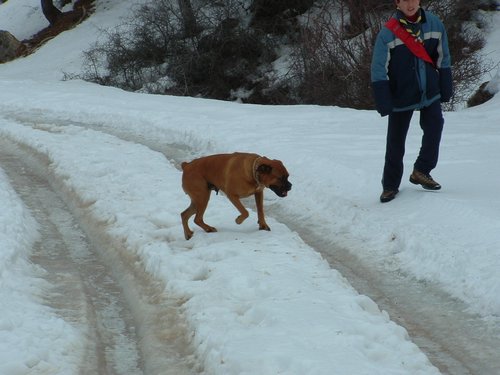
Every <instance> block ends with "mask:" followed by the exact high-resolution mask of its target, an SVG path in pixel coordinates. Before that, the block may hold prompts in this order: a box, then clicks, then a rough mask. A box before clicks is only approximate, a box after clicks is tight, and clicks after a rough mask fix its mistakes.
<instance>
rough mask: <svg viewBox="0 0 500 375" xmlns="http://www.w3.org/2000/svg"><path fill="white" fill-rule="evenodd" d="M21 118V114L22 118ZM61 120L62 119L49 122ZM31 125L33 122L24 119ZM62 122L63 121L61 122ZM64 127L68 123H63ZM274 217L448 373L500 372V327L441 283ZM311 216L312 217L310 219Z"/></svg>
mask: <svg viewBox="0 0 500 375" xmlns="http://www.w3.org/2000/svg"><path fill="white" fill-rule="evenodd" d="M17 120H19V118H18V119H17ZM45 121H46V122H50V123H52V124H54V123H55V124H57V123H58V120H57V119H51V120H45ZM23 122H24V123H26V124H30V121H26V118H24V120H23ZM59 122H60V120H59ZM71 125H74V126H81V127H84V128H88V129H92V130H96V131H100V132H103V133H107V134H110V135H113V136H116V137H118V138H120V139H123V140H125V141H128V142H133V143H138V144H142V145H144V146H146V147H148V148H150V149H151V150H153V151H157V152H161V153H162V154H163V155H165V157H166V158H167V159H168V160H169V161H170V162H171V163H172V164H173V165H174V166H177V167H178V166H179V165H180V163H181V162H182V161H185V160H188V159H190V158H192V155H193V154H194V153H195V151H196V150H192V149H191V148H190V146H189V145H183V144H172V143H171V144H162V143H161V140H158V139H156V138H154V137H151V139H149V138H147V137H145V136H144V134H135V133H134V132H133V130H129V129H126V128H123V129H117V128H113V127H106V125H105V124H92V123H73V122H71ZM60 126H64V124H60ZM266 212H267V214H268V215H269V216H271V217H274V218H275V219H276V220H278V221H280V222H281V223H283V224H285V225H287V226H288V227H289V228H290V229H291V230H293V231H295V232H297V233H298V234H299V235H300V236H301V238H302V239H303V240H304V242H306V243H307V244H308V245H309V246H311V247H312V248H313V249H315V250H316V251H318V252H319V253H320V254H321V255H322V256H323V257H324V258H325V259H326V260H327V261H328V262H329V264H330V265H331V267H332V268H335V269H337V270H338V271H339V272H341V274H342V275H343V276H344V277H346V279H347V280H348V281H349V282H350V283H351V285H352V286H353V287H354V288H355V289H356V290H357V291H358V292H359V293H361V294H364V295H366V296H368V297H370V298H372V299H373V300H374V301H375V302H376V303H377V305H378V306H379V307H380V309H382V310H386V311H387V312H388V313H389V315H390V317H391V319H392V320H393V321H395V322H396V323H397V324H399V325H400V326H402V327H405V328H406V329H407V331H408V333H409V335H410V337H411V339H412V341H413V342H414V343H415V344H416V345H418V346H419V347H420V349H421V350H422V351H423V352H424V353H425V354H426V355H427V356H428V358H429V360H430V361H431V362H432V363H433V364H434V365H435V366H436V367H437V368H439V370H440V371H441V372H442V373H443V374H450V375H498V374H500V357H499V356H498V349H497V348H499V347H500V326H499V325H498V321H496V320H493V321H487V320H485V319H483V318H481V317H480V316H478V315H475V314H471V313H469V312H468V311H467V306H466V305H465V304H464V303H462V302H461V301H458V300H457V299H455V298H453V297H451V296H450V295H449V294H447V293H445V292H443V291H442V290H440V289H439V287H438V286H436V285H432V284H425V283H421V282H418V281H416V280H414V279H413V278H411V277H410V276H408V275H403V274H400V273H398V272H394V271H391V270H387V269H384V267H383V266H382V265H379V264H376V262H372V261H370V260H368V259H359V258H358V257H356V256H355V255H353V254H352V253H350V252H349V251H348V250H346V249H339V248H337V247H336V246H335V244H334V243H333V242H332V240H331V238H329V234H328V233H319V232H315V231H314V230H311V228H314V225H312V224H311V225H304V223H303V221H302V220H299V219H298V218H297V219H295V218H294V215H293V213H291V212H289V211H287V210H286V204H283V205H280V204H275V205H271V206H269V207H268V208H267V209H266ZM311 220H312V219H311Z"/></svg>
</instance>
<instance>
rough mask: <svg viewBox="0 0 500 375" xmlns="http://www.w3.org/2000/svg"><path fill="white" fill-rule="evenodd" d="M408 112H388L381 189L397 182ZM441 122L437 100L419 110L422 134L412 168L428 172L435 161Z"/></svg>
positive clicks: (400, 176) (398, 182)
mask: <svg viewBox="0 0 500 375" xmlns="http://www.w3.org/2000/svg"><path fill="white" fill-rule="evenodd" d="M412 115H413V110H411V111H404V112H392V113H391V114H390V115H389V125H388V127H387V144H386V151H385V165H384V174H383V177H382V186H383V188H384V190H398V189H399V185H400V184H401V178H402V177H403V169H404V167H403V157H404V154H405V143H406V135H407V134H408V129H409V127H410V120H411V118H412ZM443 124H444V119H443V112H442V111H441V102H440V101H439V100H436V101H435V102H434V103H432V104H431V105H430V106H428V107H424V108H422V109H421V110H420V127H421V128H422V130H423V135H422V144H421V147H420V152H419V154H418V157H417V160H416V161H415V164H414V168H415V169H417V170H419V171H420V172H422V173H425V174H429V173H430V171H431V170H433V169H434V168H435V167H436V165H437V162H438V157H439V143H440V142H441V134H442V132H443Z"/></svg>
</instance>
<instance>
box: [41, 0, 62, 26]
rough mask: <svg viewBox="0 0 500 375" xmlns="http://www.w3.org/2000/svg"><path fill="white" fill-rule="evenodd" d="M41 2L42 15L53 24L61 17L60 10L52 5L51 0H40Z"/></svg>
mask: <svg viewBox="0 0 500 375" xmlns="http://www.w3.org/2000/svg"><path fill="white" fill-rule="evenodd" d="M41 2H42V12H43V15H44V16H45V18H47V20H48V21H49V23H50V25H53V24H55V23H56V22H57V20H58V19H59V18H60V17H61V14H62V12H61V11H60V10H59V9H57V8H56V7H55V6H54V4H53V2H52V0H41Z"/></svg>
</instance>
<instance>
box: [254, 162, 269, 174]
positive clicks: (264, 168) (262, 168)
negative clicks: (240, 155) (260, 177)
mask: <svg viewBox="0 0 500 375" xmlns="http://www.w3.org/2000/svg"><path fill="white" fill-rule="evenodd" d="M272 170H273V167H271V166H270V165H267V164H261V165H259V166H258V167H257V172H259V173H271V171H272Z"/></svg>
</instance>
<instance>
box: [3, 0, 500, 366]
mask: <svg viewBox="0 0 500 375" xmlns="http://www.w3.org/2000/svg"><path fill="white" fill-rule="evenodd" d="M131 3H134V1H131V0H128V1H111V0H107V1H106V0H102V1H100V0H97V1H96V4H97V8H96V13H95V15H93V16H92V17H91V18H89V19H88V20H87V21H85V22H84V23H83V24H81V25H80V26H78V27H76V28H75V29H73V30H71V31H68V32H65V33H63V34H61V35H60V36H58V37H57V38H55V39H52V40H50V41H49V42H47V44H46V45H45V46H44V47H43V48H41V49H40V50H38V51H37V52H36V53H34V54H33V55H31V56H28V57H25V58H22V59H20V60H18V61H14V62H10V63H7V64H3V65H0V85H1V90H0V135H1V138H2V142H8V143H14V144H17V145H22V146H23V147H24V148H25V149H29V150H31V151H32V152H35V153H37V154H38V155H43V156H44V157H46V158H47V160H48V161H49V164H48V167H47V171H46V172H47V175H49V176H50V178H51V179H52V180H53V181H54V182H55V185H56V186H58V187H59V189H60V191H61V194H62V195H63V196H64V197H65V199H66V200H67V201H68V202H69V204H73V205H74V206H75V207H76V208H77V209H80V210H84V211H85V212H86V214H87V215H89V216H90V217H91V218H92V219H93V220H95V221H96V222H99V223H102V230H103V231H105V232H106V234H107V235H108V236H110V237H112V238H115V239H116V241H119V242H121V243H123V246H124V247H125V249H126V251H128V252H129V253H130V254H131V255H134V256H137V257H138V259H140V261H141V262H142V264H143V265H144V267H145V268H146V270H147V271H148V272H149V273H151V274H152V275H153V276H154V277H155V278H157V279H159V280H162V281H163V282H164V284H165V293H167V294H169V295H173V296H176V297H177V298H179V299H182V300H185V303H184V304H183V306H182V309H183V315H184V316H185V319H186V321H187V323H188V327H189V329H190V331H191V332H192V336H193V339H192V345H193V347H194V348H195V354H196V356H197V358H198V359H199V361H200V363H201V365H202V367H203V369H204V371H205V373H207V374H259V375H262V374H297V375H303V374H325V375H327V374H333V373H336V374H367V375H368V374H370V375H373V374H380V375H382V374H384V375H387V374H398V375H400V374H411V375H415V374H426V375H427V374H439V370H438V369H437V368H436V367H434V366H433V365H432V364H431V363H430V362H429V360H428V359H427V357H426V356H425V355H424V354H423V352H421V351H420V349H419V348H418V347H417V346H416V345H415V344H414V343H413V342H412V341H411V339H410V338H409V336H408V334H407V332H406V330H405V329H404V328H402V327H401V326H399V325H397V324H395V323H394V322H393V321H391V319H390V317H389V315H388V314H387V313H386V312H385V311H381V310H380V309H379V308H378V306H377V305H376V304H375V303H374V302H373V301H372V300H371V299H370V298H368V297H366V296H364V295H361V294H359V293H358V292H357V291H356V290H354V289H353V288H352V287H351V286H350V285H349V283H348V282H347V281H346V280H345V279H344V277H343V276H342V275H341V274H340V273H339V272H337V271H336V270H335V264H333V265H331V266H330V265H329V264H328V263H327V262H326V261H325V260H324V259H323V258H322V257H321V255H320V254H318V253H317V252H316V251H315V250H314V249H313V248H311V247H310V246H308V245H307V244H306V243H305V242H304V241H303V240H302V239H301V238H300V236H299V235H298V234H297V233H295V232H293V231H291V230H290V229H289V228H288V227H287V226H285V225H284V224H283V223H280V222H278V221H277V220H275V219H273V218H272V217H268V224H269V225H270V227H271V229H272V230H271V232H266V231H259V230H258V226H257V223H256V221H257V219H256V213H255V212H254V211H252V212H251V215H250V217H249V218H248V219H247V220H246V221H245V222H244V223H243V224H241V225H237V224H236V223H235V222H234V219H235V218H236V216H237V211H236V210H235V208H234V207H233V206H232V205H231V204H230V203H229V201H228V200H227V199H226V198H225V197H224V196H223V195H221V194H219V195H215V194H212V197H211V200H210V203H209V207H208V210H207V213H206V215H205V219H206V221H207V223H209V224H210V225H213V226H215V227H217V229H218V232H217V233H205V232H203V231H202V230H201V229H200V228H199V227H197V226H195V225H194V224H193V223H192V222H191V227H192V229H194V232H195V233H194V236H193V238H192V239H191V240H189V241H186V240H185V239H184V236H183V231H182V226H181V223H180V217H179V214H180V212H181V211H182V210H184V209H185V208H186V207H187V206H188V204H189V199H188V197H187V196H186V195H185V194H184V192H183V191H182V188H181V183H180V179H181V172H180V171H179V169H178V168H176V166H177V162H172V161H171V160H169V159H168V158H167V157H166V156H165V154H163V153H160V152H158V151H154V150H153V149H152V148H150V147H147V146H146V144H157V145H164V146H165V148H166V149H167V148H168V145H171V146H172V148H175V147H177V148H181V149H184V150H188V151H187V152H186V153H187V154H189V155H190V156H191V157H192V158H194V157H198V156H202V155H207V154H213V153H221V152H233V151H245V152H255V153H258V154H261V155H265V156H267V157H270V158H276V159H279V160H282V161H283V163H284V165H285V166H286V167H287V169H288V171H289V172H290V181H291V182H292V183H293V188H292V190H291V192H290V194H289V196H288V197H286V198H278V197H276V196H274V193H272V192H271V191H270V190H266V192H265V203H264V206H265V208H266V207H272V206H274V207H280V210H282V211H283V212H285V213H286V214H287V215H288V216H290V217H293V218H294V220H296V221H297V222H300V223H301V224H302V225H303V226H310V227H311V230H312V231H313V232H314V233H315V234H316V235H318V236H322V237H323V238H325V239H326V240H327V241H329V242H331V243H332V247H338V248H339V249H346V250H343V251H350V252H352V253H353V254H355V255H356V256H358V257H360V258H364V259H366V260H367V262H372V263H373V264H374V265H377V266H380V265H382V266H383V267H387V268H390V269H392V270H394V271H397V272H401V273H405V274H408V275H410V277H413V278H414V279H415V283H418V282H428V283H433V284H435V285H437V286H438V287H439V288H442V289H443V290H444V291H446V292H447V293H449V294H450V295H452V296H454V297H456V298H458V299H460V300H462V301H464V302H465V303H466V304H467V305H468V306H469V308H470V311H471V312H474V313H477V314H480V315H481V316H483V317H484V319H488V320H490V321H491V322H493V323H492V324H498V318H499V316H500V274H499V272H498V270H499V269H500V217H499V215H498V212H499V210H500V196H499V194H498V192H499V186H500V174H499V173H498V165H499V164H500V154H499V152H498V145H499V144H500V127H499V126H500V109H499V108H500V97H499V96H498V95H497V96H496V97H495V98H494V99H492V100H491V101H489V102H487V103H485V104H483V105H481V106H479V107H476V108H472V109H466V110H461V111H458V112H450V113H446V114H445V130H444V134H443V141H442V148H441V155H440V162H439V165H438V167H437V168H436V169H435V170H434V171H433V173H432V175H433V177H434V178H435V179H436V180H437V181H439V182H440V183H441V184H442V185H443V189H442V190H441V191H439V192H430V191H425V190H423V189H421V188H420V187H416V186H414V185H411V184H410V183H409V182H408V181H407V180H405V181H404V182H403V184H402V186H401V189H400V194H399V195H398V196H397V198H396V199H395V200H394V201H392V202H390V203H386V204H381V203H380V202H379V199H378V197H379V195H380V193H381V185H380V178H381V172H382V166H383V157H384V149H385V130H386V121H387V119H386V118H381V117H380V116H379V115H378V114H377V113H376V112H375V111H359V110H352V109H341V108H335V107H318V106H258V105H244V104H239V103H231V102H220V101H214V100H204V99H196V98H183V97H169V96H155V95H147V94H137V93H130V92H124V91H122V90H119V89H115V88H109V87H101V86H98V85H94V84H90V83H86V82H83V81H77V80H75V81H66V82H63V81H61V78H62V77H63V75H64V73H65V72H78V71H79V69H80V64H81V51H82V50H84V49H86V48H88V47H89V46H90V45H92V44H93V43H94V42H95V40H96V38H98V36H99V34H100V30H101V28H102V27H111V26H112V25H113V23H117V22H119V17H121V16H124V15H126V14H127V12H128V11H129V10H130V4H131ZM38 4H39V1H38V0H16V1H8V2H7V3H5V4H2V5H0V26H1V28H2V29H5V30H10V31H11V32H12V33H13V34H14V35H16V34H17V35H16V36H17V37H18V38H20V39H22V38H26V37H28V36H29V35H30V34H32V33H33V32H36V31H37V30H39V29H41V28H43V27H44V26H45V25H46V21H45V20H44V18H43V15H41V11H39V9H38V6H39V5H38ZM23 15H24V16H25V17H23ZM26 19H28V20H29V21H30V22H26ZM492 22H493V23H494V24H496V25H499V24H500V14H497V15H495V16H493V20H492ZM21 25H29V27H25V26H21ZM499 46H500V28H499V27H496V28H492V30H491V32H490V34H489V39H488V44H487V46H486V51H487V52H488V54H489V56H492V57H493V58H494V59H496V61H497V62H498V61H500V47H499ZM495 74H497V79H496V82H497V83H496V84H497V85H500V83H498V74H500V73H496V72H493V76H495ZM494 82H495V81H493V83H492V86H493V85H494ZM498 89H499V88H498V87H497V88H496V90H498ZM369 94H370V93H367V95H369ZM118 135H119V137H118ZM420 136H421V132H420V129H419V125H418V113H416V114H415V116H414V119H413V123H412V127H411V131H410V134H409V135H408V140H407V156H406V158H405V168H406V175H408V174H409V173H410V171H411V169H412V164H413V161H414V158H415V157H416V153H417V152H418V148H419V145H420ZM141 140H143V141H144V142H142V141H141ZM160 148H161V147H160ZM166 155H167V156H169V157H170V158H173V156H172V155H168V153H166ZM0 166H1V165H0ZM0 202H1V205H2V210H0V301H1V304H0V306H1V307H0V374H9V375H17V374H35V373H36V374H42V373H43V374H75V373H77V372H78V364H79V363H80V362H81V361H82V358H83V356H84V354H85V353H84V350H83V349H84V345H82V340H84V339H85V337H84V333H83V332H80V331H79V329H78V327H77V326H74V325H72V324H71V322H67V321H65V320H63V319H61V318H60V317H59V316H58V315H57V313H56V312H55V311H52V310H51V308H50V307H48V306H45V305H44V304H42V303H41V295H42V294H43V290H44V288H45V287H46V286H45V285H43V282H42V281H41V279H40V277H39V270H37V269H36V267H35V266H33V265H32V264H30V262H29V255H30V251H31V248H32V246H33V244H34V243H35V242H36V240H37V227H38V224H37V223H36V221H35V220H34V219H33V217H32V215H31V213H30V211H29V210H28V209H27V208H26V207H25V206H24V205H23V202H22V200H21V199H20V197H19V196H17V195H16V192H15V191H14V190H13V188H12V187H11V186H10V183H9V180H8V178H7V177H6V175H5V174H4V173H3V172H2V170H1V169H0ZM247 202H251V201H247ZM499 371H500V369H499Z"/></svg>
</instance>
